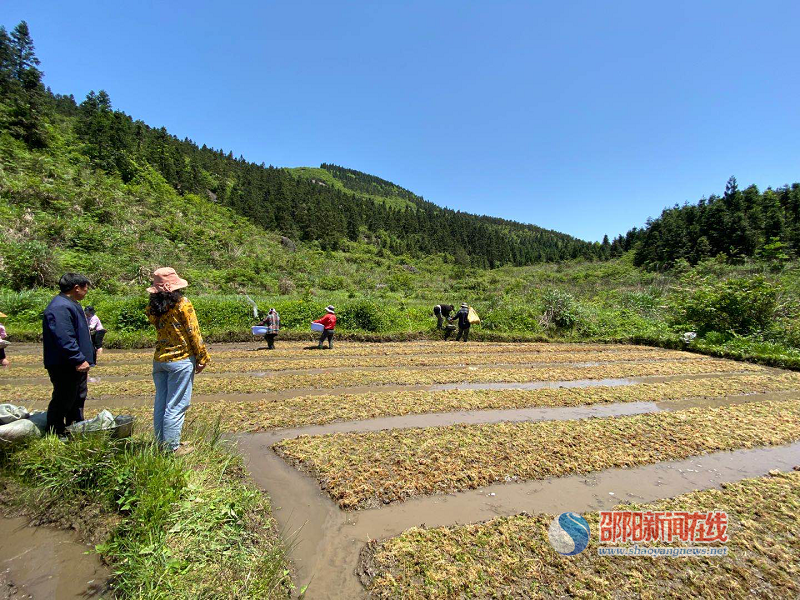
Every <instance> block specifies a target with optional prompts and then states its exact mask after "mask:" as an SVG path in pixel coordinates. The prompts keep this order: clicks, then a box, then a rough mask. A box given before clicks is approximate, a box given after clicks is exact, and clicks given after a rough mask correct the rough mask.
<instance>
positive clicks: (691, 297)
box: [676, 276, 778, 335]
mask: <svg viewBox="0 0 800 600" xmlns="http://www.w3.org/2000/svg"><path fill="white" fill-rule="evenodd" d="M695 285H696V287H695V289H692V290H690V291H685V290H684V291H681V292H679V294H678V297H677V299H676V300H677V316H678V318H679V319H680V320H681V322H682V323H685V324H687V325H690V326H692V327H693V328H695V329H696V330H697V331H699V332H701V333H705V332H708V331H719V332H727V331H730V332H733V333H736V334H742V335H747V334H750V333H755V332H758V331H763V330H765V329H766V328H767V327H769V325H770V324H771V323H772V322H773V320H774V317H775V307H776V302H777V296H778V289H777V287H776V286H775V284H773V283H771V282H768V281H767V280H766V279H764V278H763V277H761V276H756V277H736V278H731V279H726V280H723V281H713V280H698V281H697V282H696V284H695Z"/></svg>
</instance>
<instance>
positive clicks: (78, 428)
mask: <svg viewBox="0 0 800 600" xmlns="http://www.w3.org/2000/svg"><path fill="white" fill-rule="evenodd" d="M115 424H116V423H115V421H114V415H112V414H111V413H110V412H109V411H107V410H103V411H100V413H99V414H98V415H97V416H96V417H95V418H94V419H89V420H88V421H81V422H80V423H73V424H72V425H69V426H67V433H70V434H73V435H74V434H76V433H93V432H95V431H105V430H107V429H111V428H112V427H114V425H115Z"/></svg>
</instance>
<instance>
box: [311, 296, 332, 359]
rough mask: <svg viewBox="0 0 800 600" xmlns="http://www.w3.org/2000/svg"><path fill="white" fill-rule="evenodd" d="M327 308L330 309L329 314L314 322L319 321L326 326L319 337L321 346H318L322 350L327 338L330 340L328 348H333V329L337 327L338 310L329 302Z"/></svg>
mask: <svg viewBox="0 0 800 600" xmlns="http://www.w3.org/2000/svg"><path fill="white" fill-rule="evenodd" d="M325 310H326V311H328V314H326V315H325V316H324V317H322V318H321V319H317V320H316V321H314V323H319V324H320V325H322V326H323V327H324V329H323V330H322V335H321V336H320V338H319V346H317V347H318V348H319V349H320V350H321V349H322V344H323V342H324V341H325V340H328V350H330V349H332V348H333V330H334V328H335V327H336V311H335V310H333V306H332V305H330V304H329V305H328V306H327V307H326V308H325Z"/></svg>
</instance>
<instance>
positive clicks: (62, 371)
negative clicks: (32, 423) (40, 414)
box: [47, 365, 87, 435]
mask: <svg viewBox="0 0 800 600" xmlns="http://www.w3.org/2000/svg"><path fill="white" fill-rule="evenodd" d="M47 373H48V374H49V375H50V381H51V382H52V383H53V397H52V399H51V400H50V405H49V406H48V407H47V429H48V431H52V432H53V433H55V434H56V435H64V429H65V427H66V426H67V425H72V424H73V423H77V422H78V421H83V405H84V403H85V402H86V392H87V387H86V380H87V373H79V372H78V371H76V370H75V367H74V366H72V365H63V366H55V367H47Z"/></svg>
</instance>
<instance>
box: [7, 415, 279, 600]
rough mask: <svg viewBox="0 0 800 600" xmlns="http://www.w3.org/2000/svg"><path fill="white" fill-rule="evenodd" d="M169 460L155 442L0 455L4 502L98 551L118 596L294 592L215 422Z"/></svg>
mask: <svg viewBox="0 0 800 600" xmlns="http://www.w3.org/2000/svg"><path fill="white" fill-rule="evenodd" d="M186 434H187V435H186V436H185V439H186V440H187V441H188V442H189V443H191V444H192V445H193V446H194V448H195V451H194V452H193V453H191V454H188V455H186V456H183V457H174V456H172V455H167V454H164V453H163V452H161V451H159V450H158V449H157V448H156V447H155V445H154V444H153V442H152V439H151V438H148V437H145V436H137V437H135V438H133V439H131V440H127V441H112V440H109V439H108V438H106V437H104V436H87V437H84V438H79V439H73V440H71V441H69V442H67V443H63V442H60V441H59V440H58V439H56V438H55V437H52V436H49V437H46V438H44V439H41V440H37V441H35V442H33V443H31V444H29V445H28V446H26V447H24V448H20V449H18V450H16V451H14V452H9V451H6V452H4V453H2V454H0V501H2V503H3V505H4V506H5V507H6V509H7V510H11V511H16V512H21V513H24V514H25V515H27V516H29V517H31V518H32V519H33V520H34V522H37V523H54V524H57V525H59V526H62V527H73V528H76V529H78V531H80V532H81V534H82V535H83V536H84V537H85V538H88V541H92V542H94V543H96V544H97V550H98V551H99V553H100V554H101V556H102V557H103V559H104V560H106V561H107V562H108V563H109V564H110V565H111V567H112V570H113V572H114V574H115V578H114V582H113V589H114V593H115V595H116V596H117V597H120V598H187V599H189V598H212V597H222V596H224V597H228V598H266V597H269V598H278V597H287V596H288V595H289V592H290V589H291V581H290V577H289V570H288V566H287V565H288V562H287V559H286V554H285V552H286V550H285V548H284V546H283V543H282V542H281V541H280V540H279V538H278V532H277V531H276V528H275V523H274V521H273V520H272V518H271V516H270V506H269V501H268V499H267V498H266V497H265V496H264V495H263V494H262V493H261V492H259V491H258V490H256V489H255V488H254V487H253V486H252V485H251V484H250V483H249V481H248V480H247V477H246V475H245V472H244V470H243V467H242V465H241V461H240V459H239V458H238V457H236V456H234V455H233V454H231V453H230V452H229V451H228V450H226V449H225V448H224V447H223V445H222V444H221V443H220V441H219V432H218V430H217V429H216V428H214V427H211V426H203V427H192V428H189V430H188V431H187V432H186Z"/></svg>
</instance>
